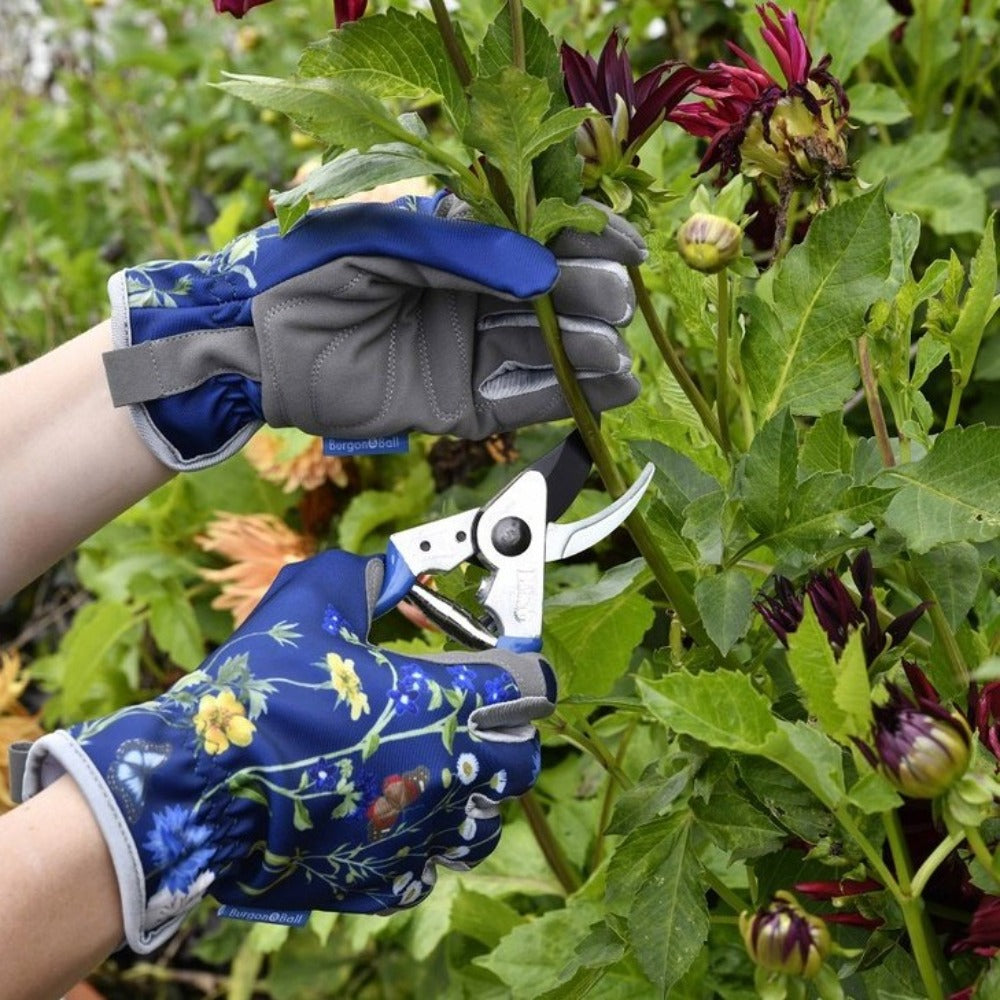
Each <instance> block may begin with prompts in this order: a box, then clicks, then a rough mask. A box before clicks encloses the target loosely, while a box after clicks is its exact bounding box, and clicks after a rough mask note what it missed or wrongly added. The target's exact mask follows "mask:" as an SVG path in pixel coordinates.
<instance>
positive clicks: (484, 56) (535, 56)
mask: <svg viewBox="0 0 1000 1000" xmlns="http://www.w3.org/2000/svg"><path fill="white" fill-rule="evenodd" d="M522 23H523V26H524V69H525V72H526V73H529V74H530V75H531V76H537V77H540V78H541V79H543V80H545V81H546V82H547V83H548V85H549V91H550V93H551V94H552V97H553V100H554V101H556V102H557V106H562V107H565V106H566V104H567V103H568V101H567V98H566V96H565V94H566V92H565V90H564V89H563V76H562V64H561V63H560V60H559V47H558V44H557V42H556V40H555V38H554V37H553V36H552V35H550V34H549V31H548V29H547V28H546V27H545V25H544V24H543V23H542V21H540V20H539V19H538V18H537V17H536V16H535V15H534V14H532V13H531V11H529V10H525V11H523V12H522ZM476 58H477V59H478V62H479V72H478V73H477V74H476V75H477V76H480V77H484V76H496V75H497V74H498V73H501V72H502V71H503V70H504V69H506V68H507V67H509V66H513V65H514V64H515V63H514V43H513V38H512V35H511V30H510V8H509V7H508V6H507V4H504V5H503V7H502V8H501V9H500V12H499V14H498V15H497V18H496V20H495V21H494V22H493V24H492V26H491V27H490V29H489V31H488V32H487V33H486V37H485V38H484V39H483V44H482V45H481V46H480V47H479V51H478V52H477V53H476Z"/></svg>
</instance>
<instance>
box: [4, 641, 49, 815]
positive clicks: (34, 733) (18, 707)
mask: <svg viewBox="0 0 1000 1000" xmlns="http://www.w3.org/2000/svg"><path fill="white" fill-rule="evenodd" d="M27 685H28V680H27V678H26V677H24V676H23V675H22V674H21V657H20V655H19V654H18V652H17V650H11V651H10V652H3V651H2V650H0V813H4V812H7V810H9V809H13V808H14V802H13V800H12V799H11V797H10V771H9V770H8V768H7V749H8V747H9V746H10V745H11V743H15V742H17V741H18V740H37V739H38V737H39V736H41V735H42V727H41V726H40V725H39V724H38V716H37V715H31V714H30V713H29V712H28V710H27V709H26V708H25V707H24V706H23V705H22V704H21V703H20V701H18V698H20V696H21V693H22V692H23V691H24V689H25V688H26V687H27Z"/></svg>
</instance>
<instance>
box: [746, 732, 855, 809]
mask: <svg viewBox="0 0 1000 1000" xmlns="http://www.w3.org/2000/svg"><path fill="white" fill-rule="evenodd" d="M777 726H778V730H779V732H778V733H776V734H775V735H774V736H773V737H772V738H771V739H769V740H768V742H767V746H766V747H765V748H764V754H765V756H766V757H768V759H770V760H772V761H774V763H775V764H780V765H781V766H782V767H783V768H785V770H786V771H788V772H789V773H791V774H794V775H795V777H796V778H798V779H799V781H800V782H802V784H803V785H805V787H806V788H808V789H809V790H810V791H811V792H812V793H813V795H815V796H816V797H817V798H818V799H819V800H820V801H821V802H822V803H823V804H824V805H826V806H827V807H828V808H830V809H833V808H835V807H836V806H837V805H838V803H840V802H841V801H842V800H843V797H844V753H843V750H841V748H840V747H839V746H838V745H837V744H836V743H834V742H833V740H831V739H830V737H829V736H827V735H826V734H825V733H824V732H822V731H821V730H819V729H817V728H816V727H815V726H811V725H808V724H806V723H804V722H794V723H793V722H788V721H786V720H785V719H780V720H778V722H777Z"/></svg>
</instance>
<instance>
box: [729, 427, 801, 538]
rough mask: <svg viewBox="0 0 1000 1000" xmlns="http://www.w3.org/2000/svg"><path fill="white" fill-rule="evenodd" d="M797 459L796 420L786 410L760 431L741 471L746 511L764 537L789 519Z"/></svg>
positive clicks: (742, 492) (740, 486) (742, 497)
mask: <svg viewBox="0 0 1000 1000" xmlns="http://www.w3.org/2000/svg"><path fill="white" fill-rule="evenodd" d="M798 457H799V453H798V439H797V435H796V433H795V421H794V420H793V419H792V415H791V413H790V412H789V411H788V410H787V409H783V410H781V411H780V412H779V413H776V414H775V415H774V416H773V417H772V418H771V419H770V420H769V421H768V422H767V423H766V424H764V426H763V427H761V428H760V430H759V431H758V432H757V434H756V436H755V437H754V439H753V441H752V442H751V444H750V450H749V451H748V452H747V454H746V458H745V459H744V461H743V464H742V467H741V470H740V481H739V496H740V497H741V499H742V501H743V512H744V514H746V518H747V520H748V521H749V522H750V524H751V525H752V527H754V528H755V529H756V530H757V531H759V532H760V533H761V534H765V535H766V534H770V533H771V532H773V531H775V530H776V529H777V528H778V527H780V526H781V525H782V524H784V522H785V520H786V518H787V516H788V506H789V503H790V502H791V498H792V491H793V490H794V489H795V479H796V471H797V467H798Z"/></svg>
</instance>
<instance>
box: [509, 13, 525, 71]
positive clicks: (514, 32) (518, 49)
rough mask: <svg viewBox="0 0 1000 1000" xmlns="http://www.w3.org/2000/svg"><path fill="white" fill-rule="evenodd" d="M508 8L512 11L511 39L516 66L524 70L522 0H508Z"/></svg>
mask: <svg viewBox="0 0 1000 1000" xmlns="http://www.w3.org/2000/svg"><path fill="white" fill-rule="evenodd" d="M507 9H508V10H509V11H510V40H511V47H512V49H513V62H514V66H515V67H516V68H517V69H519V70H522V71H523V70H524V67H525V60H524V17H523V15H522V8H521V0H507Z"/></svg>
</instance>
